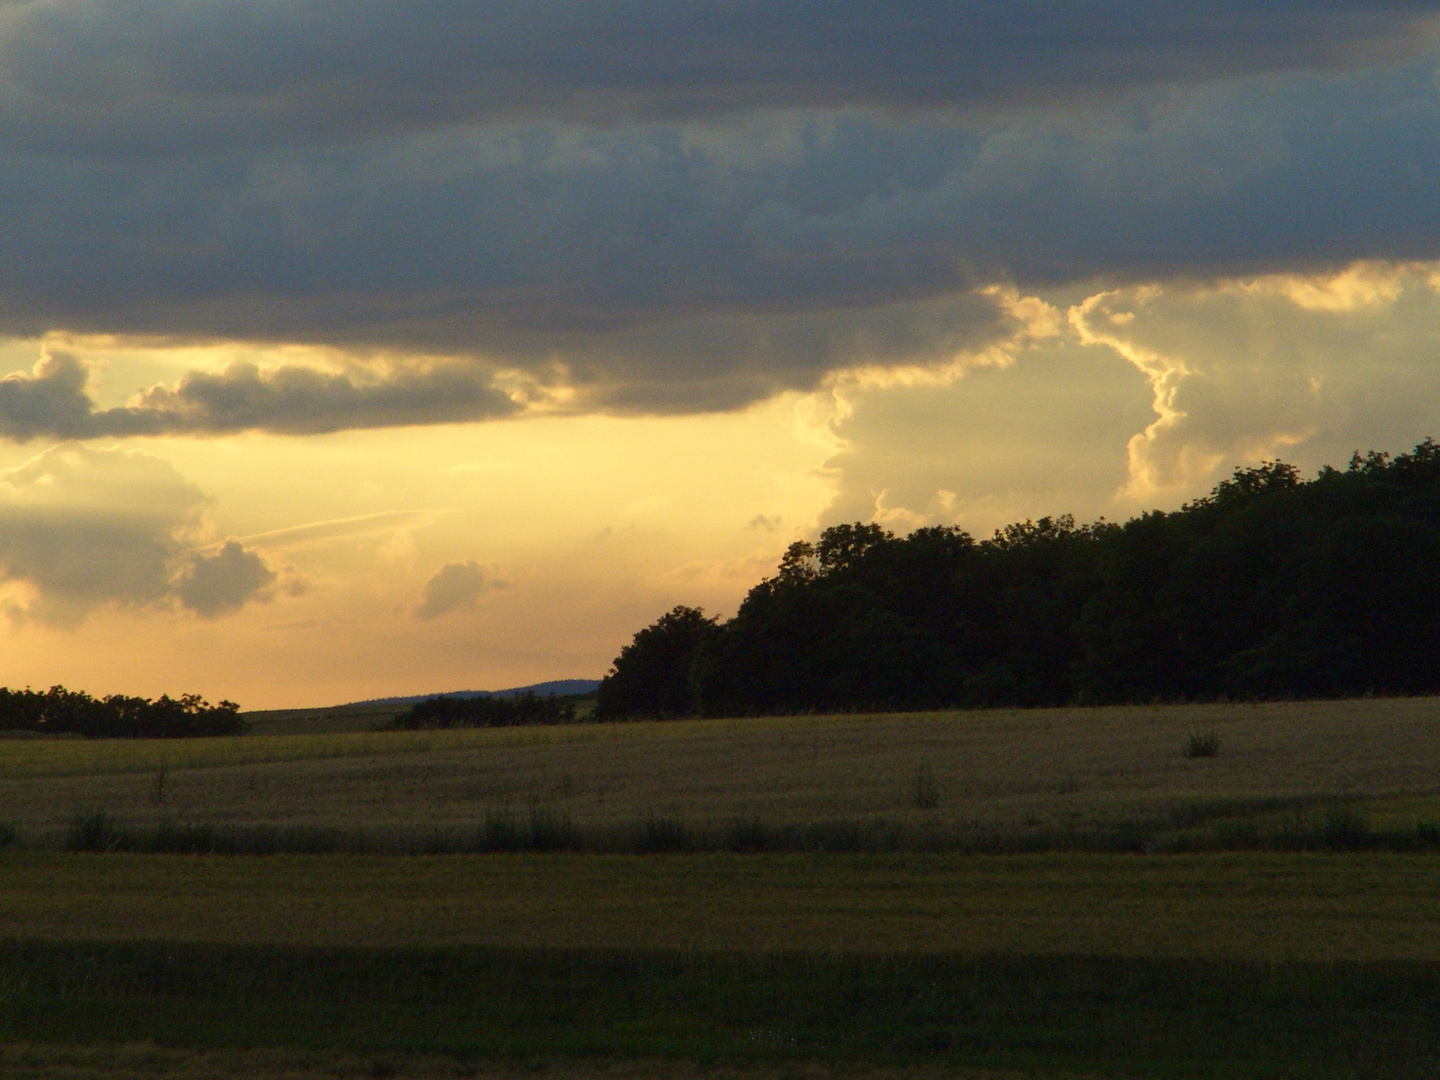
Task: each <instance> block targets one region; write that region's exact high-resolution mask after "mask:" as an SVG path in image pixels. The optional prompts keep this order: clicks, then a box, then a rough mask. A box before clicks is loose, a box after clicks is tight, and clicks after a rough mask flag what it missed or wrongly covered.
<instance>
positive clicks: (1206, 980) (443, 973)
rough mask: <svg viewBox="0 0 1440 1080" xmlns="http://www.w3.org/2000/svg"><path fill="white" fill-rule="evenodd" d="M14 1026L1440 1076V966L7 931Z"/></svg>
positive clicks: (1127, 1072) (351, 1041) (374, 1048)
mask: <svg viewBox="0 0 1440 1080" xmlns="http://www.w3.org/2000/svg"><path fill="white" fill-rule="evenodd" d="M0 986H3V987H4V993H3V995H0V1037H3V1038H4V1039H5V1040H7V1041H16V1040H23V1041H30V1042H39V1043H69V1044H88V1043H110V1042H117V1041H134V1040H136V1039H144V1040H148V1041H152V1042H154V1043H156V1044H157V1045H159V1046H165V1047H191V1048H199V1049H205V1048H254V1047H265V1046H280V1047H291V1048H299V1049H310V1050H316V1051H337V1050H343V1051H346V1052H350V1053H361V1054H406V1055H416V1054H418V1055H425V1054H430V1055H433V1054H443V1055H449V1056H453V1057H456V1058H459V1059H462V1060H484V1059H491V1060H510V1061H527V1060H537V1059H538V1060H544V1059H546V1058H550V1057H557V1056H558V1057H570V1058H582V1059H584V1058H590V1059H606V1058H651V1059H654V1058H660V1059H681V1060H689V1061H698V1062H710V1063H721V1064H743V1063H747V1062H773V1063H781V1062H791V1063H799V1062H805V1061H820V1062H831V1063H838V1064H856V1063H872V1064H876V1065H897V1066H906V1065H916V1064H922V1063H926V1062H946V1063H950V1064H953V1065H955V1066H957V1067H977V1068H996V1069H1001V1068H1005V1069H1017V1070H1027V1071H1043V1070H1057V1071H1059V1070H1065V1071H1070V1070H1073V1071H1077V1072H1078V1071H1083V1072H1085V1073H1089V1074H1098V1075H1104V1076H1177V1077H1182V1076H1183V1077H1202V1076H1203V1077H1246V1078H1250V1080H1263V1078H1275V1080H1279V1078H1281V1077H1286V1078H1289V1080H1300V1078H1317V1080H1319V1078H1332V1077H1333V1078H1338V1077H1357V1076H1385V1077H1388V1078H1395V1080H1404V1078H1409V1077H1421V1076H1433V1075H1434V1069H1435V1067H1436V1065H1437V1064H1440V1023H1437V1021H1436V1016H1437V1015H1440V965H1437V964H1434V963H1405V962H1400V963H1390V964H1336V963H1329V964H1282V965H1275V964H1255V963H1235V962H1231V963H1222V962H1207V961H1193V960H1173V961H1162V960H1150V959H1113V958H1110V959H1106V958H1095V957H1085V956H1044V957H1029V958H1025V957H1001V956H980V957H954V956H943V955H941V956H914V955H891V956H883V955H870V956H843V955H834V954H828V955H818V954H784V953H778V954H767V955H746V954H734V953H719V954H716V953H708V954H707V953H694V952H683V951H664V950H661V951H655V950H650V951H646V950H629V951H619V952H606V951H594V950H584V951H573V950H545V949H465V948H459V949H444V950H434V949H431V950H415V949H409V950H404V949H402V950H383V949H379V950H377V949H304V948H275V947H248V948H247V947H236V946H219V945H174V944H148V945H147V944H133V943H115V944H84V943H69V944H58V943H45V944H41V943H34V942H28V943H11V944H9V945H5V946H0Z"/></svg>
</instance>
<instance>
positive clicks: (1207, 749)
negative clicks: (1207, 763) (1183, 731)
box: [1181, 731, 1220, 758]
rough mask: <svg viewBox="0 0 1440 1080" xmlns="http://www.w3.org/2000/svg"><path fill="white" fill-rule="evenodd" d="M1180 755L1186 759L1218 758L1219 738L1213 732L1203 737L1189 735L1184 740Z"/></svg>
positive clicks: (1208, 732)
mask: <svg viewBox="0 0 1440 1080" xmlns="http://www.w3.org/2000/svg"><path fill="white" fill-rule="evenodd" d="M1181 753H1182V754H1183V755H1184V756H1185V757H1187V758H1213V757H1219V756H1220V736H1219V735H1217V734H1215V732H1213V731H1207V732H1205V733H1204V734H1203V735H1191V736H1190V737H1189V738H1188V739H1186V740H1185V746H1184V748H1183V749H1182V750H1181Z"/></svg>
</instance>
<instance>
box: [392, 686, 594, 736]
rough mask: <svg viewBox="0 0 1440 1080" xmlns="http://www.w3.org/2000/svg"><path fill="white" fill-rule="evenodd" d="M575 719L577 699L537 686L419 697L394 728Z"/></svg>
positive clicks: (504, 724) (522, 723)
mask: <svg viewBox="0 0 1440 1080" xmlns="http://www.w3.org/2000/svg"><path fill="white" fill-rule="evenodd" d="M574 719H575V702H574V701H573V700H564V699H561V698H557V697H556V696H555V695H554V694H548V695H546V696H545V697H541V696H540V695H539V694H537V693H535V691H533V690H527V691H525V692H524V693H523V694H513V695H510V696H508V697H495V696H489V697H473V698H460V697H444V696H441V697H433V698H426V699H425V700H424V701H417V702H416V703H415V704H414V705H412V706H410V708H408V709H406V710H405V711H404V712H403V713H401V714H400V715H399V716H397V717H395V719H394V720H392V721H390V723H389V725H388V726H389V727H390V729H391V730H394V731H418V730H422V729H432V728H455V727H518V726H520V725H524V724H566V723H571V722H573V721H574Z"/></svg>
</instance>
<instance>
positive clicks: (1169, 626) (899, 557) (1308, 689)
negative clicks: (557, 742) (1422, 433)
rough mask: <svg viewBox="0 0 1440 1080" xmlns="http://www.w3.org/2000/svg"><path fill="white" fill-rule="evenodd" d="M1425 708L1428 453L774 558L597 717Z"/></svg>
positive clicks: (855, 537) (1437, 675)
mask: <svg viewBox="0 0 1440 1080" xmlns="http://www.w3.org/2000/svg"><path fill="white" fill-rule="evenodd" d="M1435 692H1440V446H1437V445H1436V444H1435V443H1434V442H1433V441H1431V440H1429V439H1427V440H1426V441H1425V442H1423V443H1421V444H1420V445H1419V446H1417V447H1416V448H1415V450H1414V451H1413V452H1411V453H1408V454H1401V455H1399V456H1396V457H1394V458H1393V459H1392V458H1391V457H1390V456H1389V455H1386V454H1380V453H1374V452H1372V453H1370V454H1368V455H1364V456H1362V455H1360V454H1359V453H1356V454H1355V455H1354V456H1353V457H1352V459H1351V461H1350V463H1349V465H1348V467H1346V468H1345V469H1343V470H1341V469H1335V468H1331V467H1328V466H1327V467H1326V468H1324V469H1322V470H1321V471H1320V473H1319V475H1318V476H1316V477H1315V478H1314V479H1311V480H1304V479H1302V478H1301V476H1300V475H1299V473H1298V471H1297V470H1296V469H1295V468H1294V467H1293V466H1291V465H1288V464H1285V463H1283V462H1279V461H1272V462H1266V463H1264V464H1262V465H1260V466H1258V467H1255V468H1247V469H1237V470H1235V472H1234V474H1233V475H1232V476H1231V477H1230V478H1229V479H1227V480H1225V481H1223V482H1222V483H1220V484H1219V485H1218V486H1217V487H1216V488H1215V489H1214V490H1213V491H1212V492H1211V493H1210V494H1209V495H1207V496H1206V497H1204V498H1201V499H1197V500H1195V501H1194V502H1190V503H1187V504H1186V505H1184V506H1183V507H1181V508H1180V509H1179V510H1176V511H1173V512H1160V511H1154V512H1149V513H1145V514H1142V515H1141V516H1139V517H1137V518H1134V519H1132V520H1130V521H1127V522H1125V523H1123V524H1116V523H1110V522H1105V521H1100V522H1097V523H1095V524H1090V525H1077V524H1076V523H1075V521H1074V520H1073V519H1072V518H1071V517H1069V516H1064V517H1055V518H1049V517H1046V518H1041V519H1040V520H1039V521H1025V522H1022V523H1019V524H1014V525H1008V526H1006V527H1005V528H1003V529H1000V530H998V531H997V532H996V533H995V535H994V536H992V537H991V538H990V539H988V540H983V541H976V540H975V539H974V538H972V537H971V536H970V535H968V534H967V533H965V532H963V531H962V530H960V529H957V528H947V527H935V528H924V529H919V530H916V531H915V532H912V533H910V534H909V535H908V536H903V537H897V536H895V535H894V534H892V533H890V532H888V531H886V530H885V529H883V528H881V527H879V526H877V525H874V524H865V523H855V524H847V525H838V526H835V527H833V528H829V529H826V530H825V531H824V532H823V533H822V534H821V536H820V538H819V540H818V541H817V542H815V543H809V542H804V541H802V542H797V543H795V544H792V545H791V546H790V548H789V550H788V551H786V553H785V555H784V557H783V558H782V559H781V561H780V565H779V567H778V569H777V572H776V573H775V574H774V575H773V576H772V577H768V578H766V579H765V580H763V581H761V582H760V583H759V584H758V585H756V586H755V587H754V588H753V589H751V590H750V592H749V594H748V595H747V596H746V597H745V600H744V601H743V602H742V603H741V605H740V608H739V610H738V611H737V612H736V614H735V616H734V618H732V619H729V620H726V621H723V622H722V621H721V620H719V619H718V618H714V617H710V616H707V615H706V614H705V613H704V612H703V611H702V610H701V609H699V608H692V607H683V606H682V607H677V608H675V609H674V610H673V611H671V612H669V613H667V614H666V615H664V616H662V617H661V618H660V619H659V620H657V621H656V622H655V623H653V624H652V625H650V626H648V627H646V628H644V629H642V630H641V631H639V632H638V633H637V634H636V635H635V637H634V640H633V641H632V642H631V643H630V644H629V645H627V646H625V648H624V649H623V650H622V651H621V653H620V655H619V656H618V657H617V658H616V660H615V662H614V665H613V667H612V669H611V670H610V672H609V674H608V675H607V676H606V677H605V679H604V681H603V682H602V683H601V685H600V689H599V693H598V698H597V702H596V708H595V718H596V719H619V718H623V717H632V716H656V717H669V716H688V715H704V716H730V715H748V714H765V713H794V712H806V711H816V712H820V711H832V710H834V711H844V710H862V709H864V710H869V709H875V710H882V709H883V710H896V709H931V708H942V707H994V706H1045V705H1063V704H1109V703H1127V702H1151V701H1194V700H1217V699H1221V698H1231V699H1277V698H1318V697H1345V696H1352V695H1362V694H1370V693H1373V694H1424V693H1435Z"/></svg>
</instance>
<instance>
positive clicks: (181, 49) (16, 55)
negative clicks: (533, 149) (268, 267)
mask: <svg viewBox="0 0 1440 1080" xmlns="http://www.w3.org/2000/svg"><path fill="white" fill-rule="evenodd" d="M1435 11H1436V5H1435V4H1434V3H1424V2H1406V0H1389V2H1384V3H1379V2H1373V0H1372V2H1357V0H1329V2H1326V3H1319V4H1317V3H1299V2H1267V3H1255V2H1253V0H1250V2H1246V0H1209V2H1206V3H1197V2H1182V3H1166V4H1155V3H1148V2H1145V0H1089V2H1084V3H1081V2H1074V0H1070V2H1066V0H999V2H991V3H985V4H954V3H947V2H945V0H886V2H884V3H877V2H875V0H692V2H691V3H687V4H683V5H677V4H674V3H670V2H668V0H600V2H596V0H491V2H487V3H467V2H457V0H411V2H407V3H400V2H398V0H326V2H319V0H135V2H131V3H126V4H94V3H88V2H85V0H29V2H15V3H9V4H6V5H4V6H3V7H0V80H3V82H0V85H3V86H4V89H5V93H4V95H3V98H0V100H3V101H4V102H5V103H6V104H5V105H4V106H3V107H0V135H3V137H4V139H5V141H6V142H7V143H8V144H17V143H18V144H19V145H21V146H24V147H26V148H27V149H34V150H40V151H42V152H47V153H49V152H56V151H59V152H74V151H76V150H77V149H80V150H81V152H87V153H91V152H97V151H102V152H110V153H115V154H127V153H135V152H137V151H169V152H173V151H175V150H176V149H181V148H193V147H197V146H198V147H207V148H208V147H213V146H216V145H234V144H246V145H256V144H260V145H263V144H266V143H274V142H287V141H290V142H293V141H306V142H310V141H328V142H334V141H338V140H345V139H352V138H355V137H357V136H361V135H365V134H371V133H375V132H377V131H379V132H387V131H397V130H399V131H404V130H413V129H416V128H422V127H433V126H436V125H443V124H453V123H484V122H493V121H496V120H505V119H514V118H517V117H520V118H532V119H533V118H543V119H560V120H581V121H592V122H593V121H598V122H615V121H620V120H625V119H635V118H654V117H665V118H685V117H693V116H707V115H713V114H715V113H723V112H733V111H736V110H750V109H756V108H797V107H827V108H833V107H845V106H852V105H869V106H887V107H909V108H914V107H935V106H954V105H975V104H993V103H996V102H1008V101H1011V100H1013V99H1017V98H1018V99H1020V100H1023V101H1034V100H1037V99H1038V100H1041V101H1045V100H1053V99H1059V100H1062V101H1063V100H1068V99H1071V98H1074V97H1076V96H1077V95H1078V96H1084V95H1087V94H1095V93H1105V92H1112V93H1113V92H1116V91H1120V90H1124V89H1127V88H1130V87H1134V86H1137V85H1142V86H1143V85H1148V84H1155V83H1164V82H1175V81H1181V82H1187V81H1194V80H1197V79H1203V78H1230V77H1235V76H1243V75H1251V74H1256V73H1265V72H1274V71H1287V70H1296V69H1307V70H1317V69H1343V68H1349V67H1354V66H1356V65H1359V64H1364V63H1373V62H1377V61H1386V60H1389V61H1393V60H1396V59H1400V58H1404V57H1407V56H1411V55H1413V54H1414V53H1415V52H1416V51H1417V48H1418V47H1420V43H1421V41H1423V40H1424V38H1425V36H1426V33H1427V30H1428V26H1429V23H1430V22H1431V20H1432V19H1433V16H1434V13H1435Z"/></svg>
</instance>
